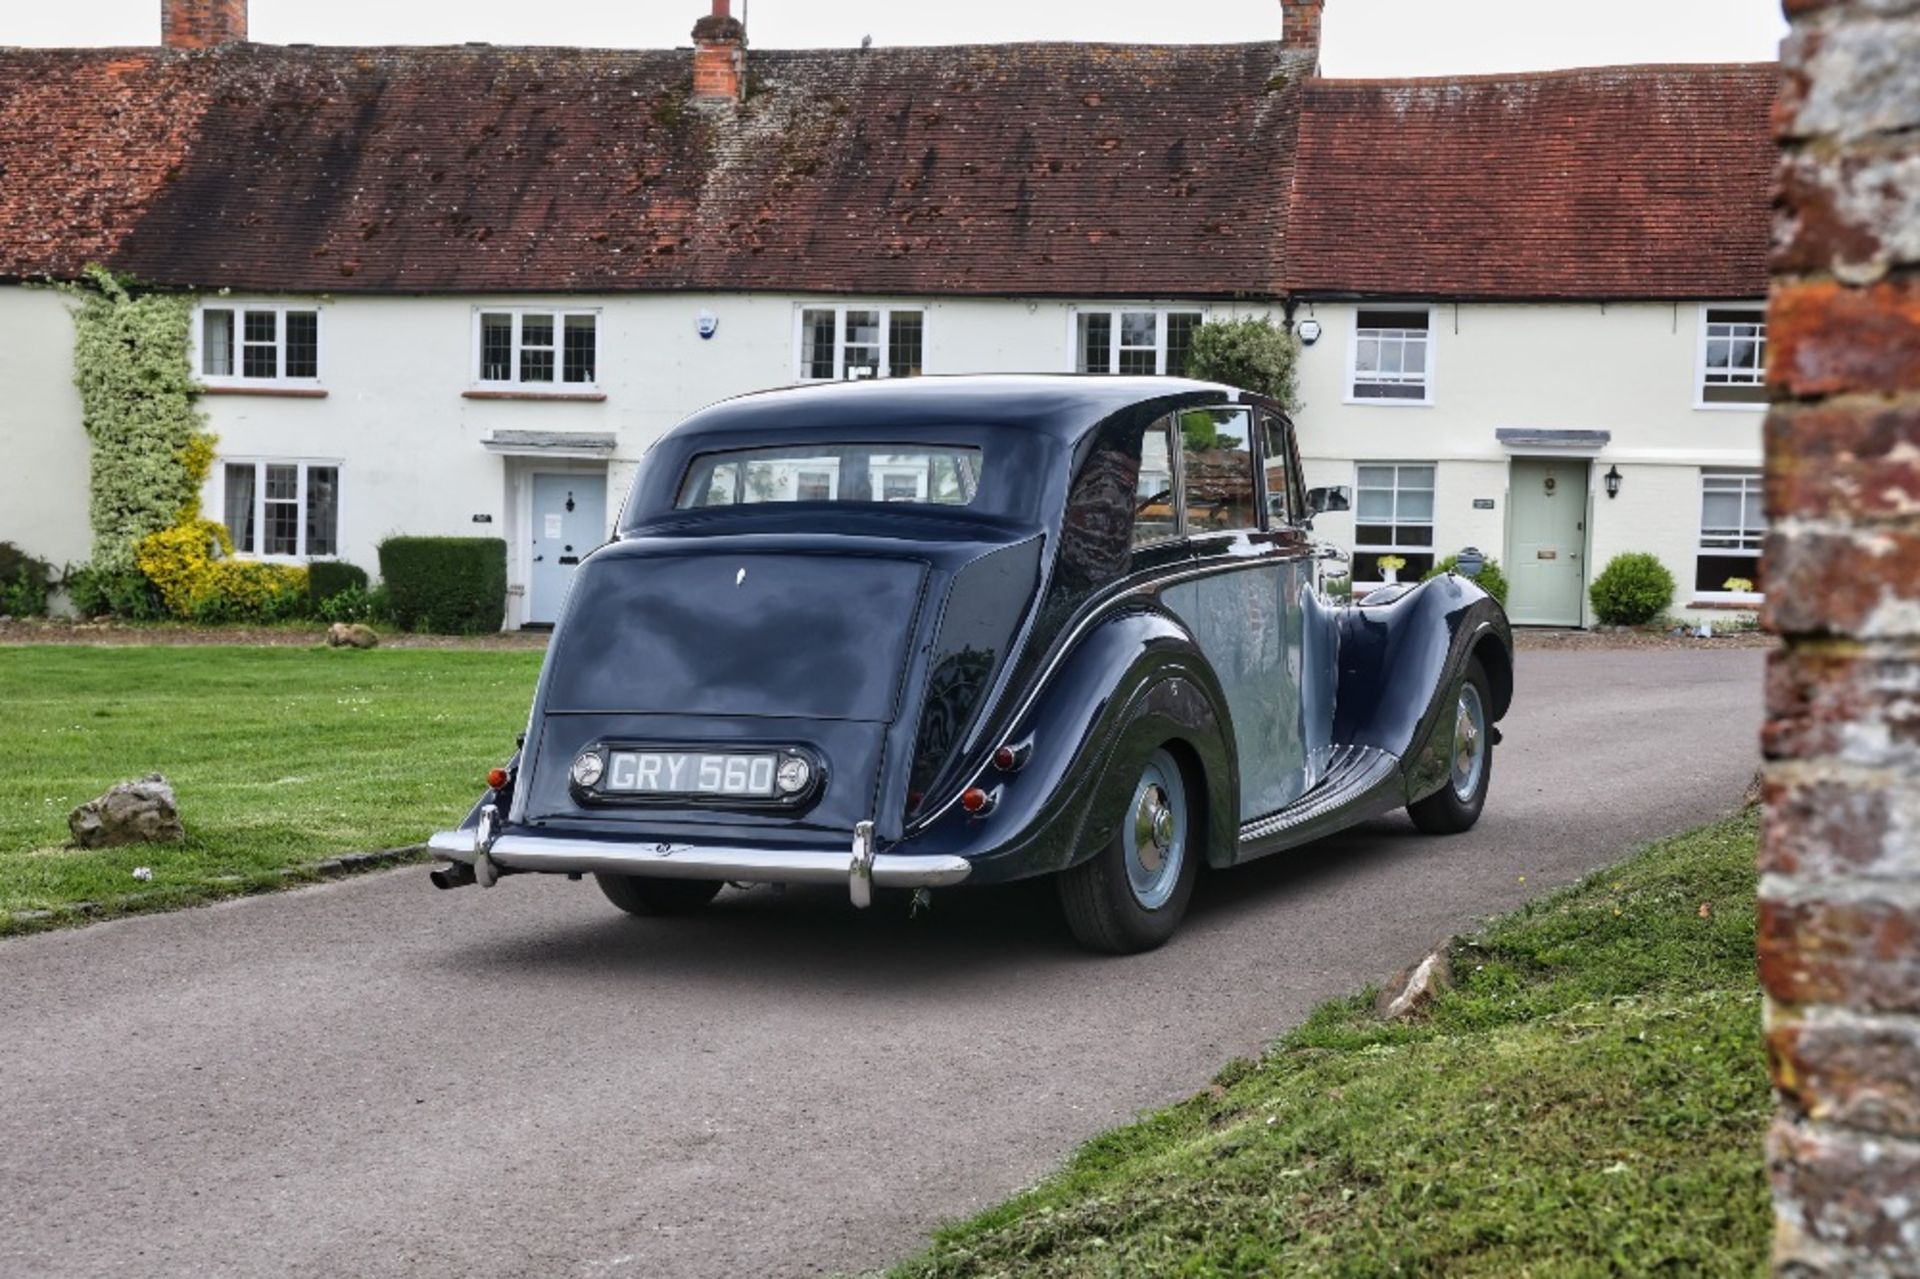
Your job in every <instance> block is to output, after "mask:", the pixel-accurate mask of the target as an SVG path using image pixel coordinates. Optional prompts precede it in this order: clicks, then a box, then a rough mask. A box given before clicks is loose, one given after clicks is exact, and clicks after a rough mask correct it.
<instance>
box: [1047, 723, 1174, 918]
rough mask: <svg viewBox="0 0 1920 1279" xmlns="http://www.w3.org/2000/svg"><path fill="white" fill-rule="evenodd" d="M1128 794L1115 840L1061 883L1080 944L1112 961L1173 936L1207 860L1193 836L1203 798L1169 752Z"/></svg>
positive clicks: (1150, 763)
mask: <svg viewBox="0 0 1920 1279" xmlns="http://www.w3.org/2000/svg"><path fill="white" fill-rule="evenodd" d="M1129 794H1130V796H1131V798H1130V799H1129V800H1128V803H1127V811H1126V814H1125V816H1124V817H1123V819H1122V820H1121V823H1120V829H1119V831H1118V832H1117V833H1116V834H1115V835H1114V837H1113V839H1112V840H1111V841H1110V842H1109V843H1108V844H1107V846H1106V847H1104V848H1102V849H1101V850H1100V851H1099V852H1098V853H1096V854H1094V856H1093V857H1092V858H1090V859H1089V860H1087V861H1084V862H1082V863H1080V864H1079V865H1078V866H1075V867H1073V868H1072V869H1070V870H1067V871H1065V872H1063V873H1062V874H1061V875H1060V877H1059V886H1060V904H1061V906H1062V907H1063V908H1064V909H1065V911H1066V916H1067V926H1068V927H1069V928H1070V929H1072V930H1073V935H1074V938H1075V940H1077V941H1078V942H1079V943H1080V944H1081V945H1082V946H1085V947H1086V948H1087V949H1089V950H1098V951H1104V952H1106V953H1108V954H1113V955H1131V954H1135V953H1138V952H1139V951H1143V950H1152V949H1153V948H1154V947H1156V946H1158V945H1160V944H1161V943H1162V942H1164V941H1166V940H1167V938H1169V937H1171V936H1173V931H1174V929H1176V928H1178V927H1179V926H1180V920H1181V918H1182V917H1183V916H1184V915H1185V914H1186V913H1187V902H1188V900H1189V899H1190V898H1191V897H1192V896H1193V881H1194V877H1195V875H1196V874H1197V873H1198V870H1199V859H1200V857H1201V855H1202V854H1201V852H1200V849H1199V846H1198V841H1197V840H1196V838H1195V836H1196V834H1197V833H1198V830H1199V823H1198V821H1197V820H1196V809H1195V805H1196V803H1197V802H1198V801H1199V799H1200V796H1199V794H1198V793H1197V790H1196V789H1195V788H1190V787H1189V786H1188V785H1187V778H1186V776H1185V774H1184V773H1182V771H1181V769H1180V765H1179V762H1178V761H1177V760H1175V759H1174V757H1173V756H1172V755H1171V754H1169V753H1168V752H1167V751H1166V750H1165V749H1164V748H1163V749H1161V750H1156V751H1155V752H1154V753H1153V754H1152V755H1151V756H1149V757H1148V759H1147V762H1146V764H1145V766H1144V767H1143V768H1142V769H1141V771H1140V776H1139V780H1138V781H1136V782H1135V784H1134V786H1133V789H1132V790H1131V791H1130V792H1129Z"/></svg>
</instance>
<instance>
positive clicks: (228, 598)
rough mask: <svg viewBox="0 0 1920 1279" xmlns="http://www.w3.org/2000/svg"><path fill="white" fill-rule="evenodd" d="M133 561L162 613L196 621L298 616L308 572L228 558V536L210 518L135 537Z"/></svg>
mask: <svg viewBox="0 0 1920 1279" xmlns="http://www.w3.org/2000/svg"><path fill="white" fill-rule="evenodd" d="M134 563H135V564H136V565H137V566H138V567H139V569H140V571H141V572H142V573H144V574H146V576H147V580H148V581H150V582H152V583H153V584H154V586H155V587H157V588H158V589H159V591H160V598H161V599H162V600H163V601H165V603H166V606H167V611H168V612H170V613H172V614H173V615H174V616H175V617H178V618H183V619H186V620H188V621H196V622H261V621H273V620H276V619H279V618H285V617H293V616H297V615H298V614H299V613H300V612H301V611H302V610H303V609H304V607H305V605H306V602H307V570H306V569H304V568H299V567H295V566H292V565H287V564H266V563H262V562H260V561H258V560H236V559H234V558H233V540H232V539H231V538H229V537H228V536H227V530H226V527H225V526H224V525H221V524H219V523H217V522H215V521H213V520H203V519H191V520H183V521H182V522H180V523H179V524H176V525H174V526H173V527H172V528H168V529H162V530H160V531H159V532H158V533H151V534H149V535H148V536H146V537H144V538H142V539H141V540H140V545H139V549H138V550H137V551H135V553H134Z"/></svg>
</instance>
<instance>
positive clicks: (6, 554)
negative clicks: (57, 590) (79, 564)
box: [0, 542, 53, 617]
mask: <svg viewBox="0 0 1920 1279" xmlns="http://www.w3.org/2000/svg"><path fill="white" fill-rule="evenodd" d="M52 585H53V565H51V564H49V563H47V562H46V561H45V560H43V559H40V558H39V557H38V556H34V555H29V554H27V553H26V552H25V551H23V550H21V549H20V548H19V547H17V546H15V545H14V544H13V543H12V542H0V613H3V614H5V615H7V616H9V617H38V616H40V615H41V614H42V613H45V612H46V611H47V591H48V589H49V588H50V587H51V586H52Z"/></svg>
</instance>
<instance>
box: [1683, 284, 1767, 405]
mask: <svg viewBox="0 0 1920 1279" xmlns="http://www.w3.org/2000/svg"><path fill="white" fill-rule="evenodd" d="M1709 311H1758V312H1759V313H1760V335H1759V342H1760V368H1759V376H1758V377H1757V378H1755V379H1753V380H1751V381H1743V382H1726V383H1721V384H1720V385H1723V386H1765V385H1766V384H1767V354H1768V351H1767V344H1768V337H1767V304H1766V302H1765V301H1764V300H1762V301H1757V302H1702V303H1701V304H1700V323H1699V325H1698V326H1697V327H1698V330H1699V332H1698V334H1697V335H1696V340H1695V345H1694V354H1693V407H1694V408H1696V409H1704V410H1706V411H1707V412H1709V413H1722V412H1728V411H1731V412H1734V413H1764V412H1766V410H1767V404H1766V401H1764V400H1759V401H1753V402H1750V403H1744V404H1742V403H1728V402H1727V401H1724V400H1721V401H1712V400H1708V399H1707V341H1708V334H1707V328H1708V324H1707V313H1708V312H1709Z"/></svg>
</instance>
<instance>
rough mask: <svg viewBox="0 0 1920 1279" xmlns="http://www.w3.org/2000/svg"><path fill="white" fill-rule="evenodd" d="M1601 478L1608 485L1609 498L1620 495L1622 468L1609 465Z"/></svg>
mask: <svg viewBox="0 0 1920 1279" xmlns="http://www.w3.org/2000/svg"><path fill="white" fill-rule="evenodd" d="M1600 478H1601V480H1602V481H1603V482H1604V483H1605V484H1606V486H1607V497H1608V498H1610V499H1611V498H1616V497H1619V496H1620V468H1619V467H1617V466H1609V467H1608V468H1607V473H1606V474H1605V475H1603V476H1601V477H1600Z"/></svg>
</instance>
